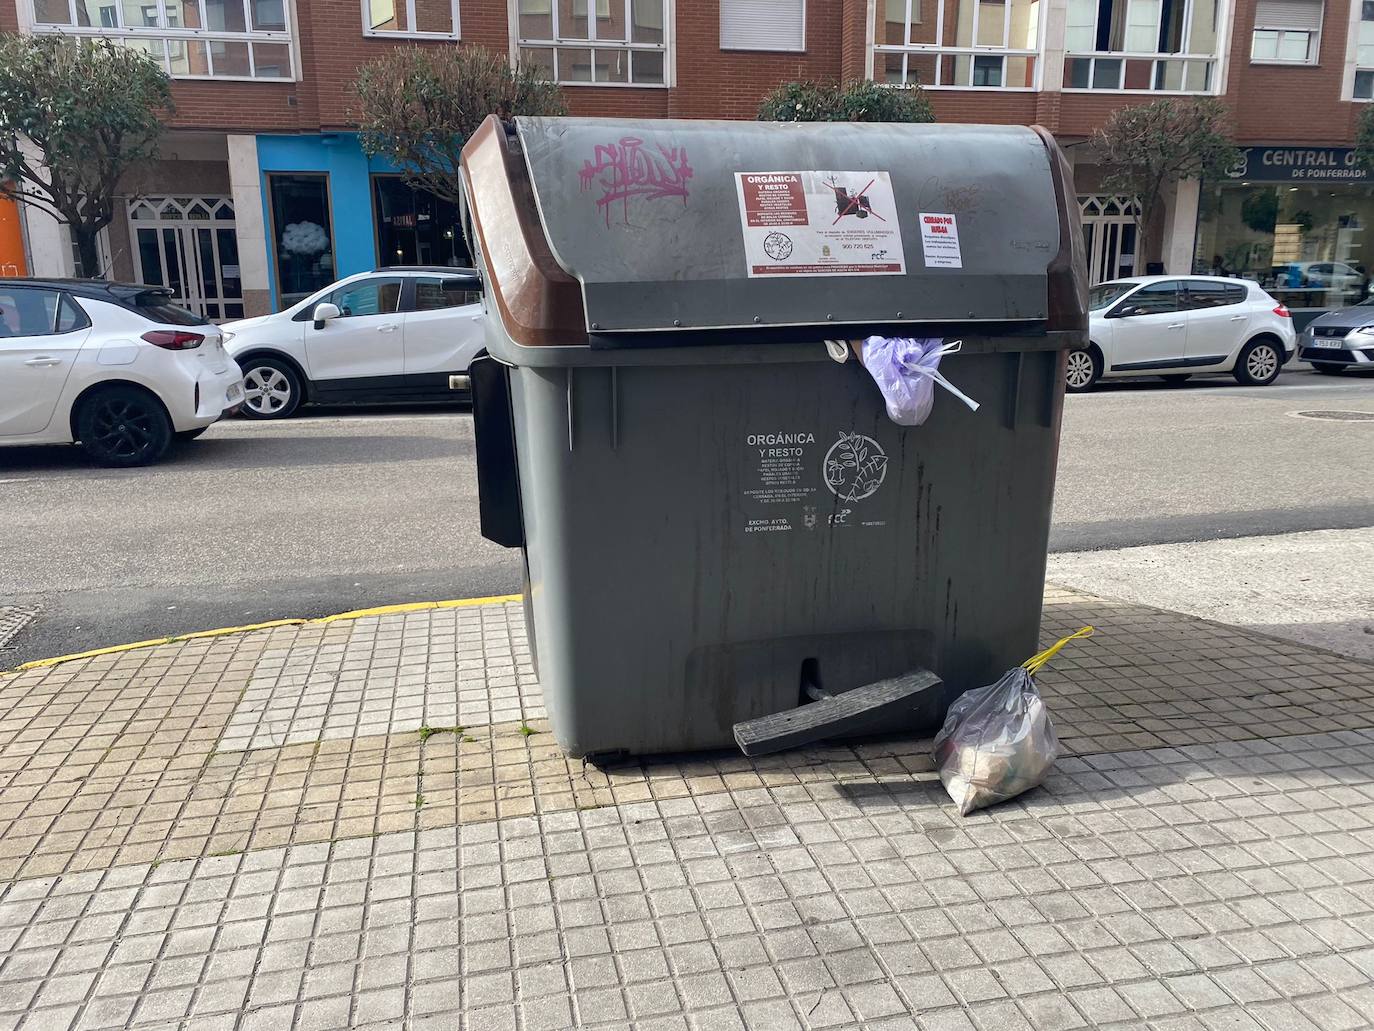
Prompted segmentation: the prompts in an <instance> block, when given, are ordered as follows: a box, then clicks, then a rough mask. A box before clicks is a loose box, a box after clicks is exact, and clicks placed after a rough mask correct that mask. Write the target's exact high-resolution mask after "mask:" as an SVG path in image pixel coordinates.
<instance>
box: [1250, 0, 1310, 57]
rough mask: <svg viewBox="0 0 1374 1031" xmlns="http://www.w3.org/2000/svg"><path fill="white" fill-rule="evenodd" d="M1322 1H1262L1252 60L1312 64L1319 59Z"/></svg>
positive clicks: (1251, 53) (1256, 16) (1252, 41)
mask: <svg viewBox="0 0 1374 1031" xmlns="http://www.w3.org/2000/svg"><path fill="white" fill-rule="evenodd" d="M1322 3H1323V0H1259V3H1258V4H1257V5H1256V7H1255V34H1254V36H1253V37H1252V39H1251V43H1250V60H1252V61H1269V62H1281V63H1288V64H1311V63H1313V62H1315V61H1316V60H1317V43H1318V40H1319V39H1320V37H1321V28H1322Z"/></svg>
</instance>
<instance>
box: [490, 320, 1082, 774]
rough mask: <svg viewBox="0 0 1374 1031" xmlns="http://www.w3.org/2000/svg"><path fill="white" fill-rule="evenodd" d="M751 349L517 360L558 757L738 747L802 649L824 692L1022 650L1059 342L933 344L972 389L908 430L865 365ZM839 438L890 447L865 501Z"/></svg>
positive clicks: (967, 677)
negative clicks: (709, 359) (600, 362)
mask: <svg viewBox="0 0 1374 1031" xmlns="http://www.w3.org/2000/svg"><path fill="white" fill-rule="evenodd" d="M735 350H736V351H740V350H741V349H735ZM744 350H747V349H744ZM758 350H759V351H761V352H763V354H761V355H759V356H757V357H760V358H762V359H763V361H761V362H760V363H757V364H747V363H742V362H738V361H736V362H732V363H731V364H728V365H723V364H722V365H717V364H691V365H672V364H618V365H616V366H614V367H604V366H603V367H595V366H593V367H587V366H581V367H558V366H544V367H528V366H525V367H517V368H513V369H511V372H510V375H511V395H512V400H513V409H514V422H515V437H516V448H517V452H518V454H519V476H520V490H521V501H522V506H523V511H524V520H525V538H526V545H527V555H528V562H529V576H530V594H529V597H528V599H527V604H528V605H530V606H531V614H532V617H533V628H534V636H535V640H536V642H537V644H536V646H537V650H538V664H539V679H540V684H541V686H542V688H543V692H544V698H545V704H546V705H547V707H548V711H549V716H550V721H551V723H552V726H553V731H554V735H555V736H556V738H557V740H558V742H559V744H560V745H561V746H562V747H563V748H564V749H566V750H567V751H568V752H569V753H570V754H572V755H575V756H580V755H587V754H595V753H602V752H615V751H627V752H631V753H650V752H662V751H678V750H691V749H701V748H717V747H724V746H729V745H731V744H732V742H733V738H732V727H733V725H734V724H735V723H737V722H739V721H742V720H747V719H751V718H753V717H756V716H761V715H764V714H766V713H770V712H774V711H778V710H781V709H786V708H790V707H792V706H795V705H798V704H800V703H801V702H802V701H803V700H804V695H803V693H802V687H801V685H802V671H803V667H804V665H805V666H807V668H808V669H809V670H810V672H811V674H812V675H813V676H818V677H819V680H820V682H821V685H822V686H823V687H824V688H825V690H827V691H829V692H831V693H832V694H833V693H838V692H842V691H845V690H849V689H851V688H854V687H858V686H861V685H863V684H866V683H870V682H872V681H875V680H878V679H881V678H884V677H890V676H895V675H897V674H899V673H902V672H905V671H907V670H910V669H913V668H916V667H924V668H927V669H930V670H933V671H936V672H937V673H938V674H939V675H940V676H941V677H942V678H943V679H944V681H945V683H946V685H947V686H948V689H949V691H950V692H952V693H957V692H961V691H963V690H967V689H969V688H972V687H977V686H981V685H982V684H985V683H991V682H992V681H994V680H995V679H996V678H997V677H998V676H1000V675H1001V674H1002V673H1003V672H1004V671H1005V670H1006V669H1007V668H1008V667H1009V666H1013V665H1016V664H1017V663H1019V662H1022V661H1024V660H1025V659H1026V658H1027V657H1028V656H1030V655H1031V654H1033V653H1034V652H1035V651H1036V650H1037V634H1038V630H1039V622H1040V606H1041V594H1042V589H1043V583H1044V572H1045V552H1046V541H1047V538H1048V532H1049V517H1050V507H1051V498H1052V489H1053V482H1054V465H1055V457H1056V442H1057V438H1058V406H1057V405H1058V402H1057V398H1058V396H1059V394H1058V392H1057V389H1056V388H1057V384H1058V382H1059V371H1058V370H1059V359H1060V353H1059V352H1057V351H1031V352H1028V353H1020V352H1012V353H1007V352H1003V353H992V352H990V353H982V354H966V355H959V356H956V357H953V358H949V359H946V362H945V365H944V368H945V370H946V371H947V373H948V375H949V376H950V378H951V379H952V380H954V381H955V382H956V383H957V384H958V385H959V386H960V388H961V389H963V390H964V391H965V392H966V393H968V394H970V395H971V396H973V397H974V398H976V399H978V400H979V401H981V402H982V403H983V408H982V409H981V410H980V411H979V412H978V413H973V412H970V411H968V410H967V409H966V408H964V407H963V406H962V405H961V404H959V403H957V402H956V401H955V400H954V399H953V398H950V397H947V396H945V397H937V400H936V404H935V409H934V412H933V414H932V415H931V417H930V419H929V421H928V422H927V423H926V424H925V425H923V426H920V427H916V428H904V427H900V426H897V425H894V424H893V423H892V422H891V421H890V420H889V419H888V417H887V414H886V412H885V411H884V408H883V403H882V399H881V397H880V396H879V394H878V391H877V389H876V387H875V386H874V384H873V381H872V379H871V378H870V377H869V374H868V373H867V371H866V370H864V369H863V367H862V366H861V365H860V364H859V363H858V362H857V361H852V360H851V361H849V362H847V363H845V364H843V365H839V364H836V363H835V362H833V361H832V360H830V359H829V358H828V357H826V355H825V353H824V351H823V349H822V348H821V346H820V345H811V347H809V348H790V349H789V350H791V351H795V352H799V353H798V355H797V357H796V358H794V359H793V360H784V361H779V360H777V359H778V357H779V355H778V354H777V351H776V349H773V348H759V349H758ZM643 354H644V352H639V353H637V354H633V353H632V354H618V355H617V360H622V359H629V360H631V361H633V359H634V358H635V357H637V356H642V355H643ZM802 354H805V355H807V357H802V356H801V355H802ZM734 357H735V358H736V359H738V358H741V357H745V356H744V355H740V354H737V355H735V356H734ZM846 434H857V435H859V437H860V438H861V440H860V442H859V443H860V446H861V447H862V448H866V449H868V451H869V454H868V455H867V456H866V461H871V460H872V459H873V458H874V457H875V456H876V454H877V452H878V451H881V453H882V456H884V457H885V459H886V462H885V468H884V470H883V475H882V477H881V483H879V484H878V486H877V487H876V489H873V490H872V492H871V493H869V494H868V496H866V497H857V495H859V494H862V493H863V492H864V491H866V490H868V488H869V487H870V486H871V485H872V479H873V478H872V477H870V478H869V480H868V481H867V482H865V483H863V484H862V485H859V486H858V487H857V489H856V485H855V483H854V481H853V480H852V479H844V478H842V477H843V474H837V475H836V476H835V478H836V479H838V480H839V481H840V482H838V483H837V485H836V489H832V488H831V487H830V486H828V485H827V479H826V469H827V455H829V456H830V460H831V461H835V460H839V459H837V458H836V452H835V451H834V450H833V449H835V448H837V447H838V448H839V449H841V450H843V449H844V447H845V444H844V441H843V440H842V439H841V438H842V435H846ZM862 438H866V440H864V439H862ZM850 439H851V440H852V439H853V438H852V437H851V438H850ZM769 440H773V441H776V442H777V443H772V444H770V443H768V442H767V441H769ZM798 441H800V443H798ZM832 468H833V467H832ZM842 468H844V469H845V470H846V472H848V467H842ZM844 494H849V495H851V496H854V497H856V500H846V499H845V497H843V496H842V495H844ZM942 715H943V707H938V706H937V707H935V708H933V709H932V708H926V709H923V710H920V711H916V712H913V713H912V714H911V719H910V720H909V721H907V723H906V724H905V725H904V726H898V725H892V726H889V727H886V728H883V729H885V730H891V731H897V730H901V729H915V728H919V727H922V726H924V727H930V726H933V725H935V724H936V723H938V721H939V719H940V718H941V717H942Z"/></svg>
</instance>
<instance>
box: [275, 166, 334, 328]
mask: <svg viewBox="0 0 1374 1031" xmlns="http://www.w3.org/2000/svg"><path fill="white" fill-rule="evenodd" d="M267 193H268V200H269V203H270V205H271V213H272V253H273V258H274V260H275V263H276V270H277V293H278V295H279V297H280V299H281V305H282V307H283V308H285V307H289V306H290V305H292V304H295V303H296V302H297V301H300V300H303V299H304V298H306V297H308V296H310V295H311V294H313V293H314V292H315V291H316V290H319V289H322V288H323V287H326V286H328V285H329V284H330V283H332V282H334V280H335V279H336V278H337V277H336V276H335V274H334V229H333V220H332V219H331V217H330V213H329V176H328V175H324V174H316V173H295V172H293V173H289V174H282V173H271V174H269V175H268V176H267Z"/></svg>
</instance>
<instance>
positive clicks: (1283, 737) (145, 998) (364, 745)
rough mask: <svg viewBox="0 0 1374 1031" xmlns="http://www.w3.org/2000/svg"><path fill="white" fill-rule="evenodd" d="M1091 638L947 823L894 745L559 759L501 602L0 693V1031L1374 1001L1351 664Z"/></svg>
mask: <svg viewBox="0 0 1374 1031" xmlns="http://www.w3.org/2000/svg"><path fill="white" fill-rule="evenodd" d="M1089 622H1091V623H1094V624H1095V625H1097V626H1098V627H1099V628H1100V629H1099V635H1098V636H1097V637H1095V638H1093V639H1091V640H1089V641H1087V642H1080V643H1078V644H1077V645H1076V646H1075V647H1074V648H1072V649H1071V650H1068V651H1066V652H1064V653H1062V654H1061V656H1060V657H1059V658H1058V659H1056V662H1055V666H1054V669H1053V670H1051V671H1048V672H1047V673H1046V675H1045V676H1044V677H1043V678H1041V684H1042V688H1043V690H1044V693H1045V695H1046V698H1047V701H1048V704H1049V707H1050V709H1051V712H1052V713H1053V715H1054V718H1055V720H1056V725H1057V727H1058V729H1059V733H1060V738H1061V742H1062V745H1063V749H1062V757H1061V759H1060V761H1059V763H1058V764H1057V767H1056V770H1055V773H1054V774H1053V776H1052V777H1051V779H1050V781H1049V782H1048V783H1047V785H1046V786H1045V788H1043V789H1041V790H1038V791H1035V792H1032V793H1030V794H1028V795H1026V796H1023V797H1022V798H1020V799H1018V800H1015V801H1014V802H1012V803H1009V804H1007V805H1004V806H1001V807H998V808H997V809H994V810H992V811H989V812H983V813H978V814H974V815H973V816H971V817H970V818H968V819H960V818H959V817H958V816H957V815H955V814H954V812H953V810H952V809H951V807H950V805H949V802H948V799H947V798H946V796H945V795H944V792H943V790H942V788H941V787H940V785H939V782H938V779H937V778H936V777H935V776H934V774H933V772H932V770H931V763H930V758H929V742H922V741H915V740H906V739H899V740H889V741H870V742H864V743H855V744H836V745H829V746H821V747H816V748H810V749H804V750H800V751H797V752H794V753H788V754H784V755H780V756H770V757H766V758H763V759H759V760H749V759H746V758H744V757H742V756H739V755H737V754H725V753H708V754H700V755H692V756H663V757H653V758H650V759H645V760H641V761H639V762H636V763H630V764H627V765H625V766H623V767H620V768H617V769H614V770H610V771H598V770H595V769H592V768H583V766H582V764H581V763H579V762H577V761H573V760H569V759H568V758H567V757H566V756H564V755H563V754H562V753H561V752H560V750H559V749H558V747H557V744H556V743H555V742H554V741H553V739H552V735H551V734H550V733H549V732H548V727H547V724H546V722H545V721H544V720H543V719H542V715H543V710H542V699H541V697H540V695H539V691H538V685H537V684H536V683H535V681H534V679H533V675H532V670H531V667H530V661H529V656H528V648H527V644H526V641H525V637H524V622H523V614H522V612H521V610H520V608H519V606H518V605H493V606H484V607H474V608H472V609H465V610H461V609H460V610H436V611H433V612H420V613H407V614H404V615H400V616H393V617H381V618H373V619H370V620H358V621H352V622H350V621H340V622H338V623H332V624H307V625H304V626H292V627H279V628H273V629H270V630H266V631H258V632H253V633H248V634H242V635H231V636H227V637H221V638H208V639H199V640H193V641H185V642H177V643H175V644H170V645H162V646H157V647H154V648H148V649H140V650H137V651H132V652H127V653H122V654H117V655H107V656H101V657H98V658H93V659H89V660H79V661H75V662H70V663H65V664H61V665H58V666H56V667H52V668H47V669H41V670H33V671H28V672H25V673H22V674H18V675H12V676H6V677H0V1028H4V1027H16V1026H21V1027H25V1028H41V1029H45V1031H46V1029H48V1028H66V1027H82V1028H121V1027H137V1028H157V1027H184V1028H194V1029H197V1031H199V1029H201V1028H216V1027H233V1028H257V1027H270V1028H271V1029H272V1031H285V1029H288V1028H290V1029H306V1028H322V1029H323V1028H340V1027H359V1028H384V1027H401V1026H404V1027H407V1028H410V1027H414V1028H421V1027H437V1028H454V1027H457V1026H459V1023H460V1021H461V1026H462V1027H463V1028H465V1029H476V1028H485V1027H491V1028H512V1029H518V1031H528V1029H533V1028H569V1027H577V1028H589V1029H598V1028H624V1027H627V1026H632V1027H636V1028H644V1029H655V1028H678V1029H688V1031H695V1029H701V1028H716V1027H719V1028H759V1029H766V1031H771V1029H772V1028H791V1027H796V1028H822V1027H835V1028H851V1027H863V1028H871V1029H875V1031H883V1029H887V1028H893V1029H895V1028H910V1027H913V1026H917V1027H929V1028H937V1027H939V1028H943V1027H950V1028H953V1027H961V1028H982V1029H1001V1028H1014V1027H1033V1028H1073V1027H1083V1026H1102V1027H1116V1026H1120V1027H1136V1026H1151V1027H1161V1028H1165V1027H1168V1028H1184V1027H1189V1028H1197V1027H1201V1028H1212V1027H1217V1028H1223V1027H1224V1028H1243V1027H1256V1028H1269V1029H1277V1028H1281V1027H1304V1026H1310V1027H1318V1028H1323V1029H1326V1028H1346V1027H1350V1028H1356V1027H1366V1026H1371V1024H1374V988H1371V984H1374V858H1371V855H1372V854H1374V731H1371V730H1370V729H1368V728H1370V727H1371V725H1374V716H1371V712H1374V708H1372V707H1371V702H1372V701H1374V667H1370V666H1368V665H1365V664H1362V663H1359V662H1357V661H1354V660H1350V659H1343V658H1341V657H1339V656H1333V655H1330V654H1327V653H1323V652H1320V651H1315V650H1311V649H1307V648H1303V647H1301V646H1298V645H1295V644H1291V643H1286V642H1282V641H1275V640H1273V639H1270V638H1266V637H1263V636H1260V635H1255V634H1249V633H1244V632H1241V631H1237V630H1235V629H1234V628H1229V627H1223V626H1219V625H1217V624H1212V623H1207V622H1205V621H1202V620H1197V619H1192V618H1190V617H1184V616H1177V615H1175V614H1172V613H1165V612H1159V611H1157V610H1152V609H1147V608H1143V607H1140V606H1132V605H1124V604H1121V603H1114V602H1107V601H1103V600H1101V599H1095V598H1090V597H1087V596H1084V595H1081V594H1077V593H1075V592H1069V591H1063V590H1058V589H1053V588H1052V589H1050V590H1049V591H1047V596H1046V609H1045V620H1044V625H1045V631H1044V636H1045V637H1046V638H1047V639H1052V638H1053V637H1056V636H1060V635H1062V634H1064V633H1067V632H1069V631H1071V630H1073V629H1076V628H1077V627H1078V626H1079V625H1082V624H1083V623H1089ZM455 685H457V686H456V687H455Z"/></svg>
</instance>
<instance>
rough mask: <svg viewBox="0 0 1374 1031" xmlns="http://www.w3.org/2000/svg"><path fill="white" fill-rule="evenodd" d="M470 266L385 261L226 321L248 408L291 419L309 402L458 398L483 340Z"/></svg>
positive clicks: (253, 413) (478, 291) (262, 415)
mask: <svg viewBox="0 0 1374 1031" xmlns="http://www.w3.org/2000/svg"><path fill="white" fill-rule="evenodd" d="M482 317H483V312H482V282H481V278H480V277H479V276H478V274H477V273H476V272H475V271H474V270H472V269H461V268H440V267H418V266H407V267H405V268H383V269H378V270H377V271H375V272H362V273H359V274H358V275H354V276H349V277H348V278H346V279H341V280H339V281H338V282H337V283H334V284H332V285H331V286H328V287H326V288H325V289H323V290H321V291H320V292H318V293H316V294H312V295H311V296H309V297H307V298H306V299H305V300H303V301H300V302H298V303H296V304H293V305H292V306H291V307H289V308H287V309H286V310H285V311H279V312H277V313H276V314H275V315H263V316H259V317H258V318H253V319H243V320H241V321H239V322H230V323H228V324H226V325H225V327H224V329H225V331H226V336H227V339H228V344H227V346H228V348H229V352H230V354H232V355H233V356H234V358H235V359H236V360H237V361H238V363H239V364H240V365H241V366H243V379H244V385H245V392H246V398H247V400H246V401H245V402H244V406H243V414H244V415H247V416H249V417H250V418H255V419H284V418H286V417H287V416H288V415H291V414H292V413H293V412H295V411H296V409H297V408H298V407H300V405H302V404H305V403H307V402H311V401H316V402H329V401H407V400H414V401H426V400H452V399H453V398H454V396H455V394H454V392H455V391H466V390H467V389H468V379H467V371H468V365H469V364H470V363H471V362H472V359H473V358H475V357H476V356H477V352H479V351H480V350H481V349H482V347H483V343H484V341H483V336H482Z"/></svg>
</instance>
